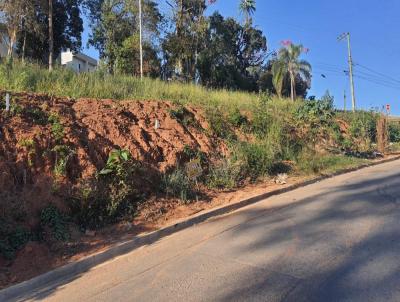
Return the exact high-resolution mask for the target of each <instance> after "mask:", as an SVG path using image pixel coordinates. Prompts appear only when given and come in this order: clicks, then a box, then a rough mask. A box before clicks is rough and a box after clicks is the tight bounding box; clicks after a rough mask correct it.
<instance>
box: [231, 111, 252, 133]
mask: <svg viewBox="0 0 400 302" xmlns="http://www.w3.org/2000/svg"><path fill="white" fill-rule="evenodd" d="M228 122H229V123H230V124H231V125H232V126H233V127H236V128H241V127H244V126H246V125H247V124H248V122H249V121H248V119H247V117H246V116H245V115H243V114H242V113H241V112H240V110H239V108H237V107H236V108H234V109H233V110H232V111H231V112H229V115H228Z"/></svg>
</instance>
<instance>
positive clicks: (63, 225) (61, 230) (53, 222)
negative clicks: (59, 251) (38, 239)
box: [40, 205, 69, 241]
mask: <svg viewBox="0 0 400 302" xmlns="http://www.w3.org/2000/svg"><path fill="white" fill-rule="evenodd" d="M67 221H68V217H67V216H66V215H65V214H63V213H61V212H60V211H59V210H58V209H57V208H56V207H55V206H54V205H49V206H47V207H45V208H44V209H43V210H42V212H41V213H40V224H41V227H42V228H44V229H46V228H48V229H49V230H50V232H51V236H52V237H53V238H54V239H56V240H58V241H67V240H68V239H69V231H68V224H67Z"/></svg>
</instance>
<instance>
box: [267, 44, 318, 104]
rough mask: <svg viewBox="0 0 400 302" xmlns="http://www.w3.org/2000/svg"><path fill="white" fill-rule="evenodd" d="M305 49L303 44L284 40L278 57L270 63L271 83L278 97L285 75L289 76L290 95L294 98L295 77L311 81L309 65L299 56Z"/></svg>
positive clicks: (280, 94) (280, 95)
mask: <svg viewBox="0 0 400 302" xmlns="http://www.w3.org/2000/svg"><path fill="white" fill-rule="evenodd" d="M306 51H307V50H306V49H305V48H304V47H303V45H295V44H293V43H291V42H290V41H286V42H284V47H283V48H281V49H280V50H279V53H278V57H277V59H276V60H275V61H274V63H273V65H272V74H273V84H274V87H275V90H276V92H277V94H278V96H279V97H282V90H283V86H284V81H285V77H286V76H288V77H289V81H290V96H291V99H292V101H294V100H295V99H296V78H297V77H300V78H301V79H303V80H305V81H307V82H311V65H310V64H309V63H308V62H307V61H305V60H301V59H300V56H301V54H302V53H303V52H306Z"/></svg>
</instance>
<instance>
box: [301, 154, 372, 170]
mask: <svg viewBox="0 0 400 302" xmlns="http://www.w3.org/2000/svg"><path fill="white" fill-rule="evenodd" d="M366 163H368V160H366V159H362V158H356V157H352V156H345V155H332V154H326V155H313V156H305V157H302V158H299V160H298V162H297V169H298V171H300V174H304V175H312V174H317V175H320V174H331V173H335V172H339V171H342V170H344V169H350V168H356V167H359V166H361V165H363V164H366Z"/></svg>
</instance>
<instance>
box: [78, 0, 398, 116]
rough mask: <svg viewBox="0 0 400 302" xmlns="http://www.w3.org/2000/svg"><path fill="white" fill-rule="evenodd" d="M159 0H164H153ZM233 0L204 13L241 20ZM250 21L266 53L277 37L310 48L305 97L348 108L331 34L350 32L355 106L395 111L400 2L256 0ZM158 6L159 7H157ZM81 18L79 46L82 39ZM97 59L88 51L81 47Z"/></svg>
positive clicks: (341, 47)
mask: <svg viewBox="0 0 400 302" xmlns="http://www.w3.org/2000/svg"><path fill="white" fill-rule="evenodd" d="M158 1H159V2H160V3H161V2H163V1H164V0H158ZM238 2H239V0H217V2H216V3H215V4H213V5H211V6H210V7H209V9H208V14H211V13H212V12H213V11H215V10H218V11H219V12H220V13H221V14H222V15H223V16H226V17H234V18H236V19H238V20H241V18H242V17H241V16H240V13H239V10H238ZM256 5H257V10H256V12H255V14H254V17H253V22H254V25H255V26H256V27H257V28H259V29H261V30H262V31H263V32H264V34H265V36H266V37H267V40H268V47H269V51H273V50H277V49H279V48H280V47H281V42H282V41H283V40H291V41H293V43H296V44H303V45H304V47H307V48H309V49H310V51H309V52H308V53H307V54H304V55H303V58H304V59H306V60H307V61H309V62H310V63H311V65H312V67H313V79H312V87H311V89H310V91H309V93H308V95H315V96H317V97H320V96H322V95H323V94H324V93H325V92H326V91H327V90H329V92H330V93H331V95H333V96H334V98H335V105H336V107H338V108H343V107H344V97H343V95H344V91H346V94H347V102H346V103H347V106H346V107H347V109H349V108H350V107H351V94H350V84H349V78H348V76H347V75H346V74H345V72H344V71H345V70H348V62H347V58H348V56H347V43H346V42H345V41H342V42H338V41H337V37H338V36H339V35H340V34H342V33H344V32H350V34H351V47H352V55H353V62H354V74H355V77H354V81H355V95H356V106H357V108H359V109H368V110H369V109H371V108H374V109H377V108H379V110H381V109H382V107H383V106H385V105H386V104H389V105H390V106H391V113H392V114H395V115H400V68H399V67H400V62H399V59H398V58H399V56H398V54H400V17H399V13H400V1H399V0H379V1H377V0H335V1H327V0H304V1H297V0H256ZM162 7H164V5H162ZM88 34H89V32H88V24H87V22H86V21H85V32H84V45H86V40H87V37H88ZM84 52H86V53H87V54H89V55H92V56H94V57H98V53H97V51H96V50H94V49H84Z"/></svg>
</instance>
